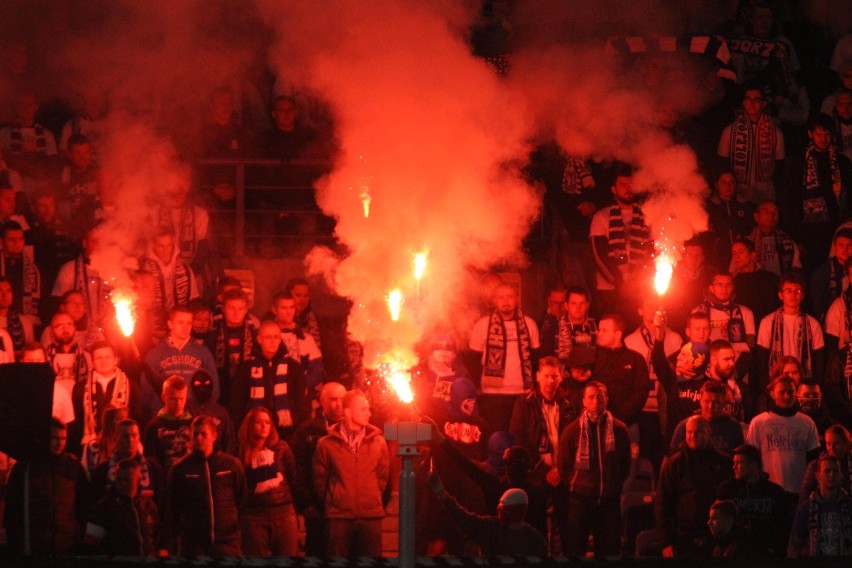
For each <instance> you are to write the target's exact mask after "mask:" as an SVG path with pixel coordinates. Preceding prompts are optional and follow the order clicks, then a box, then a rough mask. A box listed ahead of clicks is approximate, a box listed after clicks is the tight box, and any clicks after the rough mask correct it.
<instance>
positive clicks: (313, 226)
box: [194, 158, 549, 258]
mask: <svg viewBox="0 0 852 568" xmlns="http://www.w3.org/2000/svg"><path fill="white" fill-rule="evenodd" d="M194 165H195V167H196V172H197V174H198V178H199V180H200V182H201V183H200V184H199V187H200V189H201V191H202V195H201V197H202V199H203V200H204V204H205V205H206V206H207V210H208V212H209V214H210V218H211V226H212V227H215V232H216V236H217V238H218V241H219V242H218V243H217V244H218V245H219V246H218V249H219V251H220V255H221V256H223V257H225V258H228V257H230V258H241V257H245V256H270V255H273V256H275V255H279V254H282V253H281V247H282V246H285V245H287V244H289V245H290V246H291V247H298V246H299V245H306V244H313V243H323V244H326V245H333V244H334V243H335V240H334V237H333V231H334V223H335V221H334V220H333V219H331V218H330V217H327V216H326V215H324V214H323V212H322V211H321V210H320V209H319V208H318V207H317V206H316V203H315V201H314V199H313V197H314V188H313V183H314V182H315V181H316V179H318V178H319V177H320V176H321V175H323V174H324V173H326V172H329V171H331V163H330V162H329V161H327V160H289V161H282V160H276V159H264V158H234V159H231V158H204V159H199V160H196V161H195V163H194ZM222 187H225V188H230V190H232V191H233V199H232V200H229V201H228V202H226V203H225V202H222V201H221V200H220V199H218V198H216V196H215V194H214V191H215V190H216V188H222ZM542 214H543V215H547V214H548V211H547V208H545V209H544V210H543V212H542ZM548 226H549V223H546V222H544V221H542V220H539V221H538V222H536V224H535V225H534V226H533V227H532V228H531V230H530V233H529V234H528V235H527V238H526V240H525V242H524V244H525V246H526V249H527V251H528V253H530V255H531V256H540V255H546V254H547V248H548V246H549V237H548V235H547V234H546V233H547V227H548ZM265 246H271V247H272V249H271V251H266V253H264V252H263V251H262V249H263V247H265ZM252 253H254V254H252Z"/></svg>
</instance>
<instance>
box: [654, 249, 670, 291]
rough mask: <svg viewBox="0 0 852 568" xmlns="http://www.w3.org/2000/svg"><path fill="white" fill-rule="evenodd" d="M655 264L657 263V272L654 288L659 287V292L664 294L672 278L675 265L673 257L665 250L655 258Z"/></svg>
mask: <svg viewBox="0 0 852 568" xmlns="http://www.w3.org/2000/svg"><path fill="white" fill-rule="evenodd" d="M654 264H656V265H657V272H656V274H654V288H656V289H657V294H659V295H660V296H662V295H663V294H665V293H666V290H668V288H669V282H671V280H672V270H673V269H674V265H673V263H672V259H671V258H669V255H668V254H666V253H665V252H663V253H660V254H659V256H657V258H655V259H654Z"/></svg>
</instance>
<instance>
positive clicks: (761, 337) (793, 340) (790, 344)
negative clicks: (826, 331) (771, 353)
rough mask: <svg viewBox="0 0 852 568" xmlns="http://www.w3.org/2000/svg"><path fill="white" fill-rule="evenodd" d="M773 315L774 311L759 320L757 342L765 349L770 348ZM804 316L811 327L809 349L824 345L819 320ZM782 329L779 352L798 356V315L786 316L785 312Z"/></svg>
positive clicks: (799, 354) (813, 349) (819, 347)
mask: <svg viewBox="0 0 852 568" xmlns="http://www.w3.org/2000/svg"><path fill="white" fill-rule="evenodd" d="M774 317H775V312H773V313H771V314H769V315H768V316H766V317H765V318H763V319H762V320H761V321H760V329H758V331H757V344H758V345H760V346H761V347H765V348H767V349H771V348H772V318H774ZM805 318H807V322H808V325H809V326H810V328H811V350H812V351H816V350H817V349H822V348H823V347H824V346H825V340H824V338H823V335H822V328H821V327H820V325H819V322H818V321H817V320H816V319H815V318H813V317H811V316H808V315H806V316H805ZM783 329H784V334H783V341H784V345H782V347H781V354H782V355H792V356H793V357H796V358H799V357H800V356H801V353H799V350H798V345H797V341H798V338H799V316H797V315H792V316H788V315H786V314H785V315H784V323H783Z"/></svg>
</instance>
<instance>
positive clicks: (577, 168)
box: [562, 156, 592, 195]
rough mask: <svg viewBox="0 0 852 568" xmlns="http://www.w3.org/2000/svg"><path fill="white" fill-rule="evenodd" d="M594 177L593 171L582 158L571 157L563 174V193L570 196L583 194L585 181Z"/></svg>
mask: <svg viewBox="0 0 852 568" xmlns="http://www.w3.org/2000/svg"><path fill="white" fill-rule="evenodd" d="M590 177H592V169H591V168H590V167H589V164H588V162H586V160H584V159H582V158H578V157H575V156H569V157H568V159H567V160H566V163H565V170H563V172H562V192H563V193H565V194H568V195H580V194H582V193H583V189H585V188H584V187H583V180H584V179H586V178H590Z"/></svg>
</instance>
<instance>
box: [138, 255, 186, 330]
mask: <svg viewBox="0 0 852 568" xmlns="http://www.w3.org/2000/svg"><path fill="white" fill-rule="evenodd" d="M139 270H142V271H144V272H150V273H151V274H154V275H155V276H156V280H155V283H156V284H155V286H154V305H156V306H157V307H158V308H159V309H158V310H157V313H155V314H154V320H155V325H157V329H161V328H165V327H166V317H167V315H168V312H169V309H171V308H172V307H173V306H176V305H186V304H187V303H189V300H190V299H191V298H190V295H191V294H192V271H191V270H190V268H189V266H187V265H186V263H185V262H183V261H181V260H180V259H176V260H175V267H174V272H175V273H174V277H173V278H172V290H171V294H172V299H173V300H174V303H170V302H168V301H167V300H166V275H165V273H164V272H163V266H162V265H161V264H160V263H159V262H157V260H156V259H154V258H151V257H147V256H143V257H142V258H141V259H139Z"/></svg>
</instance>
